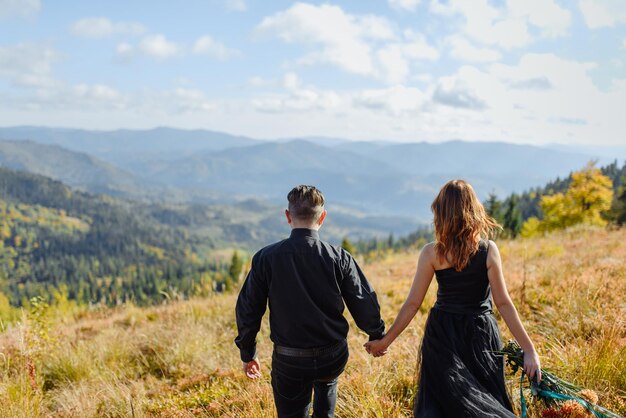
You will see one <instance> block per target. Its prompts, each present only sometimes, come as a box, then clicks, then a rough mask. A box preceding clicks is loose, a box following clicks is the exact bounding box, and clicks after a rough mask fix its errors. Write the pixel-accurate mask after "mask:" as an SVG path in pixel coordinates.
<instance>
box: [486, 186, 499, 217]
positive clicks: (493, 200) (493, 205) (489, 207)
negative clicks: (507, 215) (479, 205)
mask: <svg viewBox="0 0 626 418" xmlns="http://www.w3.org/2000/svg"><path fill="white" fill-rule="evenodd" d="M485 211H486V212H487V215H489V216H491V217H492V218H493V219H495V220H496V221H498V222H500V221H501V219H500V217H501V215H502V202H500V201H499V200H498V196H496V194H495V193H489V197H487V201H486V202H485Z"/></svg>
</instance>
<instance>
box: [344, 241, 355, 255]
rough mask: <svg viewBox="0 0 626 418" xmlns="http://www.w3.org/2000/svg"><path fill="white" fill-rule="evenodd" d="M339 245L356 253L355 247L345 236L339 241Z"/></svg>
mask: <svg viewBox="0 0 626 418" xmlns="http://www.w3.org/2000/svg"><path fill="white" fill-rule="evenodd" d="M341 247H342V248H343V249H344V250H346V251H347V252H349V253H350V254H352V255H354V254H356V248H355V247H354V245H352V243H351V242H350V240H349V239H348V237H345V238H344V239H343V240H342V241H341Z"/></svg>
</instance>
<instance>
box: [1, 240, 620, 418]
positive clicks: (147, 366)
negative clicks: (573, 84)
mask: <svg viewBox="0 0 626 418" xmlns="http://www.w3.org/2000/svg"><path fill="white" fill-rule="evenodd" d="M499 245H500V247H501V252H502V255H503V259H504V266H505V274H506V279H507V283H508V286H509V290H510V292H511V295H512V297H513V299H514V301H515V303H516V305H517V307H518V310H519V311H520V314H521V315H522V319H523V321H524V323H525V324H526V327H527V329H528V331H529V332H530V333H531V335H532V337H533V339H534V340H535V343H536V345H537V347H538V349H539V352H540V355H541V358H542V361H543V364H544V366H545V367H549V368H551V369H552V370H553V371H554V372H556V373H557V374H558V375H559V376H561V377H563V378H565V379H568V380H571V381H573V382H575V383H577V384H580V385H581V386H585V387H588V388H591V389H594V390H595V391H597V392H598V394H599V396H600V403H601V404H602V405H604V406H606V407H609V408H611V409H613V410H615V411H617V412H619V413H621V414H626V397H625V395H626V230H619V231H610V232H609V231H604V230H598V229H576V230H571V231H567V232H563V233H559V234H557V235H552V236H549V237H546V238H538V239H533V240H519V241H514V242H501V243H499ZM416 260H417V253H414V252H412V253H402V254H392V255H389V256H388V257H386V258H384V259H383V260H380V261H377V262H375V263H373V264H371V265H368V266H366V267H365V270H366V273H367V274H368V276H369V277H370V279H371V281H372V283H373V285H374V287H375V288H376V290H377V292H378V295H379V299H380V302H381V306H382V311H383V316H384V318H385V319H386V320H387V322H390V321H392V320H393V318H394V317H395V315H396V313H397V311H398V309H399V307H400V305H401V304H402V302H403V301H404V298H405V296H406V294H407V292H408V288H409V285H410V282H411V280H412V276H413V273H414V269H415V263H416ZM434 287H435V286H433V287H432V288H431V289H430V291H429V293H428V295H427V298H426V301H425V304H424V307H423V309H422V310H421V311H420V312H419V313H418V315H417V317H416V318H415V320H414V321H413V323H412V324H411V325H410V326H409V328H408V329H407V330H406V331H405V333H404V334H403V335H402V336H401V337H400V338H399V339H398V341H397V342H396V343H395V344H394V345H393V346H392V347H391V350H390V353H389V354H388V355H387V356H385V357H383V358H380V359H374V358H371V357H369V356H368V355H367V354H366V353H365V352H364V350H363V349H362V348H361V345H362V344H363V342H364V341H365V339H366V337H365V335H364V334H362V333H361V332H360V331H358V330H357V329H356V327H355V326H354V324H351V325H352V330H351V333H350V336H349V344H350V350H351V357H350V362H349V365H348V368H347V370H346V372H345V373H344V374H343V376H342V378H341V379H340V383H339V385H340V387H339V399H338V403H337V416H338V417H346V418H357V417H358V418H361V417H404V416H410V412H411V407H412V402H413V397H414V395H415V392H416V382H415V376H416V361H417V351H418V347H419V344H420V338H421V335H422V331H423V326H424V322H425V319H426V315H427V314H428V308H429V307H430V306H431V305H432V303H433V302H434V298H435V289H434ZM235 299H236V295H235V294H228V295H216V296H214V297H210V298H207V299H197V300H192V301H188V302H178V303H174V304H171V305H168V306H159V307H153V308H145V309H139V308H135V307H132V306H127V307H123V308H118V309H109V310H101V311H97V312H88V311H86V310H74V311H73V313H67V312H65V313H61V312H60V311H59V309H49V310H48V311H47V312H46V317H45V318H46V319H47V320H49V321H48V322H50V324H47V323H45V322H46V321H42V320H41V319H37V318H34V317H33V316H32V315H31V317H30V318H27V317H25V320H24V321H22V322H21V323H20V324H19V325H17V326H14V327H12V328H9V329H8V330H7V331H5V332H3V333H2V334H0V416H6V417H21V416H24V417H37V416H67V417H70V416H71V417H74V416H80V417H90V416H111V417H118V416H119V417H143V416H160V417H194V416H209V417H273V416H275V414H274V406H273V400H272V393H271V387H270V384H269V364H268V363H269V358H270V354H271V342H270V341H269V338H268V331H269V330H268V325H267V319H265V320H264V324H263V327H262V333H261V335H260V336H259V349H260V358H261V360H262V361H265V362H264V363H263V371H264V377H263V378H262V379H260V380H259V381H248V380H247V379H246V378H244V377H243V375H242V373H240V371H239V367H240V362H239V354H238V352H237V350H236V348H235V346H234V344H233V339H234V337H235V334H236V329H235V324H234V304H235ZM501 326H502V331H503V335H504V338H510V334H509V332H508V330H506V329H505V327H504V325H503V324H501ZM510 385H511V390H512V397H513V399H514V401H515V403H516V404H518V401H517V395H516V394H517V393H518V392H517V380H515V381H512V382H511V383H510Z"/></svg>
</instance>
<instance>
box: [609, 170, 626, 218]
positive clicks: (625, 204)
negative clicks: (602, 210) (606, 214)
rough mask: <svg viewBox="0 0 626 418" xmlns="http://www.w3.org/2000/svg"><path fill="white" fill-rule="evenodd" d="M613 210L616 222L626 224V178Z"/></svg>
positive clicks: (614, 202)
mask: <svg viewBox="0 0 626 418" xmlns="http://www.w3.org/2000/svg"><path fill="white" fill-rule="evenodd" d="M611 210H612V215H613V218H614V221H615V223H616V224H618V225H620V226H622V225H624V224H626V179H624V180H623V181H622V186H621V187H620V188H619V190H618V192H617V195H616V199H615V200H614V201H613V207H612V208H611Z"/></svg>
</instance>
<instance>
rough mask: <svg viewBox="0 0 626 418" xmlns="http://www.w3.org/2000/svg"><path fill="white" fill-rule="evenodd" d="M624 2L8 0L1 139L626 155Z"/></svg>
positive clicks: (2, 43)
mask: <svg viewBox="0 0 626 418" xmlns="http://www.w3.org/2000/svg"><path fill="white" fill-rule="evenodd" d="M625 65H626V2H625V1H623V0H580V1H561V0H498V1H490V0H447V1H446V0H379V1H362V0H360V1H335V2H313V1H311V2H292V1H271V2H269V1H260V0H256V1H255V0H203V1H200V0H188V1H185V2H164V1H158V2H154V1H132V2H127V1H124V2H122V1H107V2H79V1H62V2H59V1H57V2H52V1H46V0H0V125H2V126H14V125H47V126H63V127H79V128H89V129H118V128H137V129H142V128H151V127H154V126H164V125H165V126H173V127H179V128H188V129H195V128H204V129H212V130H218V131H225V132H229V133H234V134H242V135H248V136H252V137H256V138H279V137H280V138H285V137H296V136H328V137H343V138H349V139H386V140H396V141H424V140H425V141H432V142H436V141H443V140H449V139H466V140H500V141H507V142H518V143H530V144H547V143H563V144H586V145H597V144H604V145H626V134H624V132H626V122H625V118H624V114H625V112H624V110H623V109H624V108H625V107H626V106H625V105H626V67H625Z"/></svg>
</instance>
